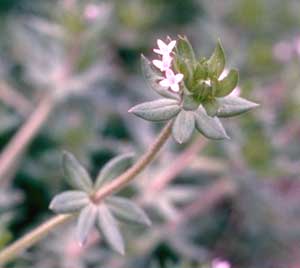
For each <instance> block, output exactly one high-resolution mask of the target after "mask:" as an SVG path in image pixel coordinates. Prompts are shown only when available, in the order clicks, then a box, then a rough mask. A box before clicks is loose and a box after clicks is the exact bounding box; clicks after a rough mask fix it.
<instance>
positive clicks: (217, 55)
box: [207, 41, 225, 77]
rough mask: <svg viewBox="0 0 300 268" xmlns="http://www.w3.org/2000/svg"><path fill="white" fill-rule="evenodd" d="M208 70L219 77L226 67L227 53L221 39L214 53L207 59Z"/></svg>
mask: <svg viewBox="0 0 300 268" xmlns="http://www.w3.org/2000/svg"><path fill="white" fill-rule="evenodd" d="M207 65H208V71H209V74H210V75H211V76H215V77H219V76H220V75H221V73H222V72H223V70H224V67H225V54H224V50H223V47H222V45H221V42H220V41H219V42H218V44H217V46H216V48H215V50H214V52H213V54H212V55H211V57H210V58H209V59H208V61H207Z"/></svg>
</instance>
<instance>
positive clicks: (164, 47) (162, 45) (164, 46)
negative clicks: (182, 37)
mask: <svg viewBox="0 0 300 268" xmlns="http://www.w3.org/2000/svg"><path fill="white" fill-rule="evenodd" d="M157 45H158V47H159V49H160V50H161V51H165V50H167V49H168V46H167V44H165V43H164V42H163V41H162V40H160V39H158V40H157Z"/></svg>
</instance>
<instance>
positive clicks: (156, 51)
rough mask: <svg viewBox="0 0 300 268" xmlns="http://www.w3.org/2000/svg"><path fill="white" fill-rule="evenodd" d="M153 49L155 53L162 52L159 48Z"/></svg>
mask: <svg viewBox="0 0 300 268" xmlns="http://www.w3.org/2000/svg"><path fill="white" fill-rule="evenodd" d="M153 51H154V52H155V53H157V54H160V55H163V52H162V51H161V50H160V49H157V48H154V49H153Z"/></svg>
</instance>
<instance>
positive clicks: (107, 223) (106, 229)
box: [97, 205, 124, 255]
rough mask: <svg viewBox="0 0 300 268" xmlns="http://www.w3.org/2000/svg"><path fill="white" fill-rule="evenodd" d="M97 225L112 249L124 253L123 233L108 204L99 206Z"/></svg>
mask: <svg viewBox="0 0 300 268" xmlns="http://www.w3.org/2000/svg"><path fill="white" fill-rule="evenodd" d="M97 225H98V227H99V228H100V230H101V231H102V233H103V236H104V237H105V240H106V241H107V243H108V244H109V245H110V246H111V247H112V249H113V250H115V251H117V252H118V253H120V254H121V255H124V241H123V237H122V234H121V232H120V230H119V226H118V223H117V221H116V219H115V218H114V216H113V215H112V213H111V212H110V210H109V208H108V207H107V206H106V205H101V206H100V207H99V208H98V216H97Z"/></svg>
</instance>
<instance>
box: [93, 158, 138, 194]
mask: <svg viewBox="0 0 300 268" xmlns="http://www.w3.org/2000/svg"><path fill="white" fill-rule="evenodd" d="M133 157H134V155H133V154H123V155H120V156H117V157H114V158H113V159H111V160H110V161H109V162H108V163H107V164H106V165H105V166H104V167H103V168H102V169H101V171H100V173H99V175H98V176H97V179H96V182H95V188H96V189H99V188H100V187H101V186H102V185H103V184H104V183H105V182H107V181H109V180H112V179H114V178H116V177H117V176H119V175H120V174H122V173H123V172H124V171H125V170H126V169H128V168H129V167H130V166H131V165H132V162H133Z"/></svg>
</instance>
